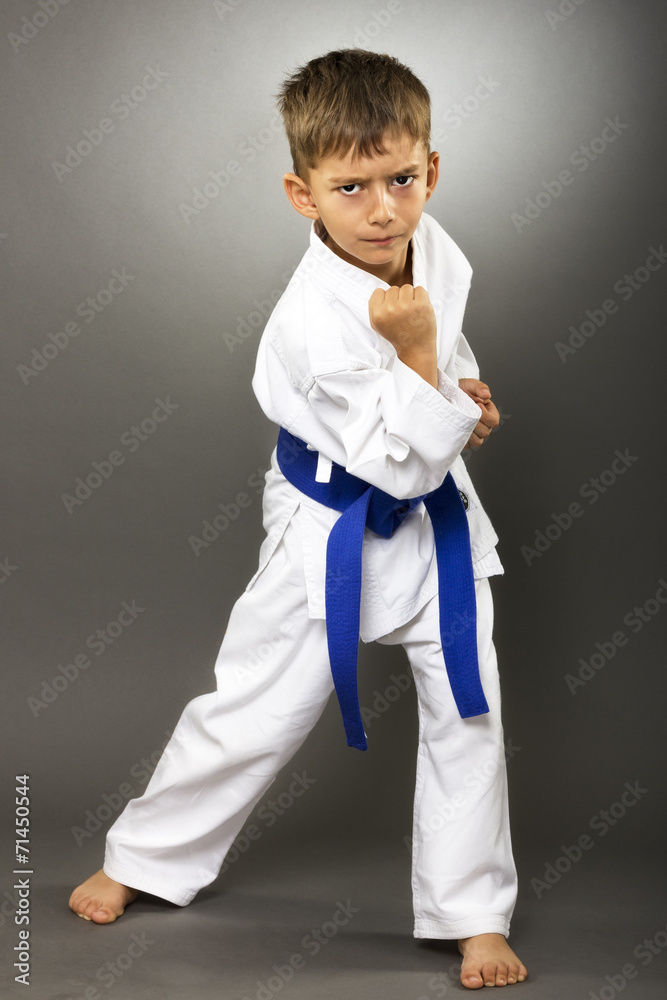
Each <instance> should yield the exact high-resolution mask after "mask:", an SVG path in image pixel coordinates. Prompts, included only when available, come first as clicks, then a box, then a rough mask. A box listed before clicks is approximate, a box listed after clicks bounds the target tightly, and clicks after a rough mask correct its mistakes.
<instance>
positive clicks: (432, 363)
mask: <svg viewBox="0 0 667 1000" xmlns="http://www.w3.org/2000/svg"><path fill="white" fill-rule="evenodd" d="M368 316H369V319H370V324H371V326H372V327H373V329H374V330H375V332H376V333H379V334H380V335H381V336H383V337H385V338H386V340H388V341H389V343H390V344H393V346H394V347H395V348H396V353H397V355H398V357H399V358H400V360H401V361H402V362H403V364H405V365H407V366H408V367H409V368H412V369H413V371H416V372H417V374H419V375H421V377H422V378H423V379H425V380H426V381H427V382H429V383H430V384H431V385H432V386H434V387H435V388H437V387H438V372H437V367H438V354H437V324H436V320H435V312H434V311H433V306H432V305H431V300H430V299H429V297H428V292H427V291H426V289H425V288H422V286H421V285H418V286H417V287H416V288H413V286H412V285H401V286H400V288H399V287H398V286H397V285H392V286H391V288H388V289H387V291H384V289H382V288H376V289H375V291H374V292H373V294H372V295H371V297H370V299H369V300H368Z"/></svg>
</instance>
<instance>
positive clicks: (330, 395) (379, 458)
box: [294, 357, 480, 499]
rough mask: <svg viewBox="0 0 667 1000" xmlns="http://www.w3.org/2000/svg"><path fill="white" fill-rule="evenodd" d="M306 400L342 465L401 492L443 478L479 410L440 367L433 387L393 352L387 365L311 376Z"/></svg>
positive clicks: (427, 487) (426, 487)
mask: <svg viewBox="0 0 667 1000" xmlns="http://www.w3.org/2000/svg"><path fill="white" fill-rule="evenodd" d="M308 402H309V409H311V411H312V412H313V414H314V415H316V417H317V420H318V422H319V423H320V424H323V425H324V426H325V427H326V428H327V429H328V430H329V431H330V432H331V435H332V436H333V437H334V438H335V439H337V441H338V442H340V444H341V445H342V448H343V451H344V454H345V466H346V468H347V470H348V472H350V473H352V475H355V476H358V477H359V478H360V479H364V480H365V481H366V482H368V483H371V484H372V485H373V486H377V487H379V488H380V489H382V490H384V491H385V492H386V493H389V494H391V495H392V496H394V497H399V498H401V499H409V498H410V497H415V496H420V495H421V494H423V493H428V492H430V491H431V490H434V489H436V488H437V487H438V486H439V485H440V484H441V482H442V481H443V479H444V478H445V476H446V474H447V472H448V471H449V468H450V466H451V465H452V463H453V462H454V461H455V460H456V458H457V457H458V456H459V454H460V453H461V450H462V449H463V447H464V445H465V444H466V443H467V441H468V438H469V437H470V434H471V432H472V430H473V428H474V427H475V425H476V423H477V421H478V420H479V418H480V409H479V407H478V406H477V405H476V404H475V403H473V401H472V400H471V399H470V397H469V396H467V395H466V394H465V393H464V392H462V391H461V390H460V389H459V388H458V386H456V385H455V384H454V382H452V380H451V379H450V378H448V376H447V375H445V373H444V372H442V371H441V370H440V369H438V388H437V389H435V388H434V387H433V386H432V385H430V384H429V383H428V382H426V381H425V380H424V379H423V378H422V377H421V376H420V375H418V374H417V373H416V372H415V371H413V370H412V369H411V368H408V367H407V365H405V364H403V362H402V361H400V360H399V359H398V358H397V357H396V358H394V359H393V362H392V363H390V366H389V367H388V368H362V369H360V370H356V371H355V370H349V369H347V370H344V371H336V372H329V373H326V374H321V375H319V376H317V377H316V378H315V380H314V382H313V384H312V386H311V388H310V390H309V392H308ZM297 423H298V421H297ZM294 433H296V434H297V435H298V430H296V429H295V430H294ZM331 457H333V458H334V461H338V459H337V458H336V457H335V455H334V456H331Z"/></svg>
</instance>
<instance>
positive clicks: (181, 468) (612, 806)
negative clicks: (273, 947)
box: [0, 0, 667, 953]
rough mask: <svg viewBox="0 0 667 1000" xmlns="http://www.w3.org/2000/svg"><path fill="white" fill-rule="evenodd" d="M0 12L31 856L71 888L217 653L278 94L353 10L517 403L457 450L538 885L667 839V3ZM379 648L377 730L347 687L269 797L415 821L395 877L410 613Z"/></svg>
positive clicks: (247, 518) (268, 430)
mask: <svg viewBox="0 0 667 1000" xmlns="http://www.w3.org/2000/svg"><path fill="white" fill-rule="evenodd" d="M0 25H1V30H0V51H1V55H0V68H1V80H2V117H3V124H2V202H1V204H0V254H1V255H2V261H1V265H0V266H1V268H2V272H1V273H2V302H1V319H2V348H3V357H4V363H3V372H2V376H3V390H2V395H1V397H0V400H1V405H2V410H3V419H2V424H1V427H2V430H1V433H2V455H3V465H4V476H3V484H4V485H3V512H4V516H3V519H2V530H1V533H0V560H2V565H1V567H0V599H1V600H2V602H3V613H4V627H3V630H2V665H3V670H2V674H3V685H4V698H3V706H4V710H5V716H6V718H5V723H4V725H3V734H2V741H3V763H4V768H5V779H4V780H3V784H2V795H3V796H5V803H4V804H3V806H2V812H3V817H4V819H5V820H6V821H7V828H6V829H7V833H8V835H11V833H12V821H13V818H14V810H13V803H14V799H13V778H14V775H22V774H28V775H29V776H30V789H31V796H32V802H31V808H32V821H33V825H32V834H31V838H32V839H31V847H32V850H33V852H34V855H33V861H34V864H35V871H36V872H37V873H38V876H36V877H39V878H41V879H42V880H48V879H52V880H55V881H57V882H58V883H59V884H62V886H63V900H64V899H65V896H66V890H65V887H68V886H69V885H70V883H72V884H73V883H75V882H76V881H77V880H80V879H81V878H82V877H83V876H85V875H87V874H88V873H89V871H91V870H92V869H93V868H95V867H97V866H98V864H99V862H100V860H101V854H102V849H103V841H104V830H105V829H106V828H107V827H108V826H109V824H110V822H111V821H112V819H113V818H114V816H115V815H116V814H117V812H118V810H119V808H120V806H121V804H122V802H124V801H125V799H126V798H127V797H128V796H130V795H133V794H138V793H140V792H141V791H142V790H143V788H144V787H145V784H146V781H147V779H148V776H149V774H150V772H151V770H152V768H153V767H154V765H155V761H156V760H157V757H158V755H159V751H160V749H161V747H162V746H163V744H164V742H165V741H166V739H167V737H168V735H169V733H170V731H171V730H172V729H173V727H174V725H175V722H176V720H177V718H178V716H179V714H180V712H181V709H182V707H183V706H184V704H185V703H186V701H188V700H189V699H190V698H192V697H194V696H196V695H197V694H201V693H203V692H205V691H208V690H210V689H211V687H212V680H213V676H212V667H213V661H214V658H215V654H216V652H217V649H218V647H219V644H220V642H221V639H222V637H223V634H224V631H225V627H226V622H227V618H228V615H229V612H230V609H231V607H232V605H233V602H234V601H235V599H236V598H237V597H238V596H239V594H240V593H241V591H242V590H243V588H244V587H245V584H246V582H247V580H248V579H249V578H250V576H251V574H252V573H253V572H254V569H255V566H256V560H257V553H258V549H259V545H260V542H261V539H262V526H261V496H260V494H261V479H262V476H263V474H264V471H265V469H266V468H267V465H268V460H269V456H270V453H271V449H272V447H273V444H274V441H275V436H276V428H275V427H274V426H272V425H270V424H269V423H268V421H267V420H266V419H265V417H264V416H263V414H262V413H261V411H260V410H259V407H258V406H257V404H256V401H255V398H254V396H253V394H252V390H251V387H250V381H251V377H252V372H253V366H254V359H255V353H256V348H257V344H258V341H259V337H260V334H261V331H262V328H263V326H264V323H265V321H266V317H267V316H268V314H269V312H270V310H271V308H272V306H273V304H274V303H275V301H276V300H277V298H278V296H279V295H280V292H281V290H282V289H283V288H284V287H285V284H286V282H287V281H288V279H289V276H290V274H291V272H292V271H293V269H294V267H295V266H296V264H297V263H298V261H299V259H300V257H301V255H302V253H303V252H304V250H305V248H306V246H307V240H308V224H307V223H306V222H305V220H303V219H302V218H301V217H299V216H298V215H297V214H296V213H295V212H294V211H293V210H292V209H291V208H290V206H289V204H288V202H287V199H286V198H285V196H284V193H283V191H282V184H281V177H282V173H283V172H284V171H285V170H288V169H291V164H290V161H289V156H288V148H287V143H286V140H285V138H284V136H283V134H282V131H281V126H280V122H279V119H278V117H277V115H276V113H275V110H274V102H273V95H274V94H275V92H276V90H277V88H278V86H279V83H280V81H281V79H282V78H283V76H284V75H285V74H286V73H287V72H289V71H291V70H293V69H294V68H295V67H296V66H297V65H300V64H301V63H303V62H304V61H306V60H308V59H309V58H311V57H313V56H315V55H318V54H321V53H322V52H324V51H326V50H328V49H331V48H334V47H347V46H353V45H358V46H361V47H366V48H372V49H374V50H377V51H387V52H390V53H392V54H394V55H396V56H398V57H399V58H400V59H401V60H403V61H404V62H406V63H407V64H408V65H410V66H411V67H413V68H414V70H415V71H416V72H417V74H418V75H419V76H420V77H421V78H422V79H423V81H424V82H425V83H426V85H427V86H428V87H429V89H430V91H431V94H432V97H433V147H434V148H437V149H439V150H440V151H441V155H442V176H441V180H440V185H439V188H438V190H437V192H436V194H435V196H434V198H433V199H432V201H431V202H430V204H429V206H428V210H429V211H430V213H431V214H433V215H434V216H435V217H436V218H437V219H438V220H439V222H441V224H442V225H443V226H444V227H445V229H447V231H448V232H449V233H450V234H451V235H452V236H453V237H454V239H455V240H456V241H457V242H458V244H459V245H460V246H461V247H462V249H463V250H464V252H465V253H466V255H467V256H468V258H469V259H470V261H471V263H472V265H473V268H474V278H473V286H472V291H471V296H470V301H469V306H468V310H467V314H466V319H465V330H466V333H467V335H468V337H469V339H470V340H471V342H472V343H473V345H474V348H475V350H476V353H477V356H478V359H479V361H480V365H481V369H482V376H483V378H485V379H486V380H487V381H488V382H489V384H490V386H491V388H492V390H493V393H494V398H495V400H496V401H497V403H498V406H499V407H500V408H501V411H502V426H501V427H500V429H499V430H498V431H497V432H496V433H494V435H493V436H492V438H491V440H490V442H489V443H488V444H487V445H486V446H485V447H484V448H483V449H482V450H481V451H480V452H479V453H478V454H475V455H474V456H472V457H471V458H470V468H471V470H472V472H473V476H474V477H475V478H476V481H477V484H478V487H479V490H480V492H481V494H482V498H483V501H484V502H485V505H486V506H487V508H488V510H489V512H490V514H491V516H492V518H493V520H494V523H495V526H496V527H497V530H498V532H499V535H500V537H501V546H500V555H501V558H502V560H503V562H504V565H505V569H506V574H505V576H504V577H503V578H497V579H496V580H495V581H494V584H493V587H494V594H495V597H496V619H497V620H496V641H497V646H498V650H499V656H500V663H501V671H502V683H503V692H504V719H505V730H506V736H507V740H508V771H509V778H510V786H511V804H512V813H513V831H514V841H515V847H516V854H517V863H518V866H519V870H520V875H521V880H522V893H523V894H524V898H531V899H533V900H534V899H535V898H536V897H537V898H540V899H541V900H542V904H541V905H543V906H544V908H545V911H546V908H548V906H549V899H550V898H553V894H554V893H557V892H559V891H566V886H565V883H566V882H567V880H568V879H569V880H570V884H574V883H575V882H576V880H577V878H578V875H577V869H576V864H579V870H582V871H583V870H584V869H585V866H586V863H587V859H588V858H589V857H590V858H591V859H592V856H593V855H595V856H596V857H599V858H600V859H604V862H605V864H608V865H610V866H611V865H614V864H619V863H620V862H619V859H620V858H622V857H623V856H624V854H627V853H628V852H630V853H632V854H633V855H634V856H641V858H642V859H645V860H646V862H647V864H648V863H649V862H650V860H651V859H652V858H653V857H655V858H657V857H658V856H659V854H660V851H661V848H662V845H663V843H664V825H663V822H662V820H663V810H662V800H661V790H660V785H661V782H662V775H663V771H664V740H663V730H664V694H665V684H664V663H665V656H664V638H665V625H666V624H667V611H666V610H665V607H666V604H665V602H667V583H666V580H667V555H666V552H665V545H664V543H665V532H664V521H665V518H664V492H663V489H662V487H663V486H664V483H665V476H664V472H663V463H664V445H663V435H664V402H663V396H664V392H663V380H664V362H665V349H664V331H665V314H664V295H663V294H662V293H663V289H664V285H665V275H666V274H667V268H666V267H665V264H666V261H667V257H666V256H665V242H664V241H667V222H666V219H665V212H664V209H665V195H664V59H665V49H664V37H665V36H664V27H665V12H664V9H663V7H661V5H659V4H658V3H649V2H646V0H634V2H621V0H604V2H603V0H563V2H560V3H559V2H557V0H534V2H529V0H503V2H491V0H472V2H470V0H466V2H464V0H446V2H442V3H436V2H435V0H422V2H414V0H386V2H385V0H345V2H341V3H330V2H326V3H324V2H322V3H319V2H316V3H313V2H289V3H280V2H278V0H273V2H270V0H226V2H223V0H216V2H209V0H201V2H194V3H187V4H182V3H177V2H174V0H159V2H158V0H141V2H138V3H122V2H119V0H89V2H83V0H71V2H67V3H65V2H64V0H43V2H41V3H38V2H37V0H34V2H33V0H30V2H22V3H12V4H5V5H3V7H2V10H1V11H0ZM207 525H208V526H207ZM253 655H256V656H257V657H259V658H261V657H262V656H263V655H269V652H267V651H266V650H257V651H254V653H253ZM360 674H361V680H360V688H361V699H362V703H363V704H364V705H365V706H366V707H367V708H369V709H371V711H372V713H373V714H372V716H370V717H369V718H370V724H369V731H368V735H369V740H370V751H369V753H367V754H365V755H362V754H358V753H356V752H354V751H352V750H348V749H347V748H346V747H345V746H344V740H343V733H342V727H341V724H340V719H339V716H338V711H337V707H336V705H335V704H334V703H333V702H332V703H331V704H330V705H329V706H328V709H327V712H326V714H325V717H324V719H323V720H322V722H321V724H320V725H319V726H318V728H317V729H316V731H315V732H314V733H313V735H312V736H311V737H310V739H309V740H308V742H307V743H306V745H305V746H304V748H302V750H301V752H300V753H299V755H298V757H297V758H296V759H295V760H294V761H293V763H292V764H291V765H290V767H289V768H288V769H287V771H286V772H285V774H284V775H282V776H281V777H279V779H278V781H277V783H276V785H275V786H274V787H275V790H276V795H277V794H279V793H283V792H285V790H286V789H288V788H289V786H290V782H291V781H292V778H291V774H292V772H293V771H296V772H298V773H299V774H302V773H303V772H304V770H307V774H308V777H309V778H310V779H311V781H312V783H311V784H309V785H308V790H307V791H304V794H303V795H302V796H301V797H300V798H299V800H298V802H297V801H294V802H293V803H290V807H289V808H285V809H283V810H282V812H281V813H280V815H278V813H277V812H276V813H275V817H274V818H275V822H273V823H271V824H270V825H271V827H272V828H271V830H270V831H269V829H268V825H269V824H268V822H267V823H265V824H264V825H263V826H261V822H262V821H261V820H260V827H261V829H262V832H264V833H266V836H265V837H264V838H263V844H262V845H261V850H268V851H271V850H276V851H278V850H279V849H281V845H282V846H284V845H285V843H286V841H289V842H290V843H292V844H294V845H296V847H297V848H298V847H299V846H304V847H305V845H306V844H311V843H313V842H315V841H318V840H319V841H326V840H327V839H328V838H340V837H343V838H345V837H346V836H349V833H348V832H347V831H348V830H349V828H350V825H351V823H352V821H353V818H354V823H355V824H358V832H357V833H355V837H356V844H357V845H358V846H357V848H355V849H358V850H359V851H363V850H370V849H373V848H376V847H377V846H378V845H380V846H382V848H383V849H387V850H390V851H396V852H401V851H405V859H406V880H407V878H408V869H407V864H408V853H407V849H406V847H405V843H404V838H405V837H406V836H408V835H409V833H410V825H411V805H410V803H411V794H412V781H413V765H414V756H415V741H416V720H415V702H414V692H413V689H412V685H411V683H410V680H409V673H408V669H407V663H406V661H405V660H404V658H403V654H402V651H400V650H396V649H392V650H388V649H386V648H382V647H378V646H375V647H366V648H364V649H363V650H362V656H361V665H360ZM391 675H393V678H392V676H391ZM628 785H629V786H630V787H633V788H634V789H635V791H634V792H633V793H630V791H629V790H628V787H627V786H628ZM276 795H272V796H271V798H272V801H278V800H277V799H276ZM288 797H289V794H287V795H284V796H283V800H282V801H283V805H286V804H287V798H288ZM267 808H268V809H269V812H271V810H272V809H273V807H267ZM266 815H268V813H267V814H266ZM605 815H606V817H607V818H606V819H605ZM278 820H279V821H278ZM582 837H587V838H588V840H587V841H586V845H587V846H586V849H585V850H586V852H587V853H584V854H583V855H582V856H581V860H579V861H577V862H575V861H573V860H572V859H571V858H570V862H569V864H568V858H567V856H566V855H564V853H563V851H564V847H567V848H568V849H569V848H570V847H572V845H576V844H577V843H578V842H579V840H580V838H582ZM588 841H590V845H589V844H588ZM268 845H271V846H268ZM242 846H243V847H244V848H245V847H246V846H247V845H242ZM592 848H594V850H593V849H592ZM253 849H256V850H258V851H259V850H260V845H257V847H256V848H253ZM352 849H353V842H352V840H350V850H352ZM237 853H241V852H237ZM580 853H581V852H580ZM246 854H247V856H246V857H244V859H243V861H242V862H240V863H241V864H243V865H248V866H250V865H251V864H252V859H251V850H248V851H247V852H246ZM574 856H576V852H573V857H574ZM2 857H3V862H2V864H3V868H2V873H1V880H0V888H1V889H3V890H6V889H9V888H10V887H11V885H12V878H13V876H12V874H11V871H12V868H11V866H12V864H13V861H12V853H11V850H9V848H8V849H7V851H5V852H4V853H3V855H2ZM588 863H592V861H591V862H588ZM304 877H305V875H304ZM406 885H407V881H406ZM550 894H551V895H550ZM3 898H4V897H3ZM519 906H521V901H520V904H519ZM3 912H4V911H3ZM3 923H4V919H3ZM658 930H659V927H652V926H646V927H644V928H638V929H637V934H636V935H635V937H632V936H631V935H628V941H627V950H628V953H631V952H632V947H633V946H634V945H635V944H636V943H637V941H638V940H641V937H642V935H644V936H646V935H648V936H650V935H651V933H652V932H654V931H658ZM10 937H11V941H10V939H9V938H8V939H7V942H6V945H4V946H3V948H4V947H6V948H7V949H9V946H10V944H11V943H12V941H13V937H12V936H11V935H10Z"/></svg>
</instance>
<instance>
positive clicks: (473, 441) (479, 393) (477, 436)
mask: <svg viewBox="0 0 667 1000" xmlns="http://www.w3.org/2000/svg"><path fill="white" fill-rule="evenodd" d="M459 389H462V390H463V392H465V393H466V394H467V395H468V396H470V398H471V399H472V400H473V402H475V403H477V405H478V406H479V407H480V408H481V410H482V418H481V420H480V421H479V423H478V424H477V426H476V427H475V429H474V431H473V432H472V434H471V435H470V439H469V440H468V443H467V445H466V446H465V448H464V449H463V450H464V451H466V450H467V449H468V448H480V447H481V446H482V445H483V444H484V442H485V441H486V439H487V438H488V436H489V434H490V433H491V431H492V430H493V428H494V427H497V426H498V424H499V423H500V414H499V413H498V410H497V409H496V407H495V405H494V404H493V403H492V402H491V390H490V389H489V387H488V385H487V384H486V382H480V381H479V379H477V378H460V379H459Z"/></svg>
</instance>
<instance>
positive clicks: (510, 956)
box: [459, 934, 528, 990]
mask: <svg viewBox="0 0 667 1000" xmlns="http://www.w3.org/2000/svg"><path fill="white" fill-rule="evenodd" d="M459 951H460V952H461V954H462V955H463V963H462V965H461V982H462V983H463V985H464V986H467V987H468V989H469V990H478V989H480V988H481V987H482V986H510V985H511V984H512V983H521V982H523V980H524V979H525V978H526V977H527V975H528V969H527V968H526V966H525V965H524V964H523V962H521V961H519V959H518V958H517V956H516V955H515V954H514V952H513V951H512V949H511V948H510V946H509V945H508V943H507V940H506V939H505V938H504V937H503V935H502V934H476V935H475V936H474V937H469V938H461V940H460V941H459Z"/></svg>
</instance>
